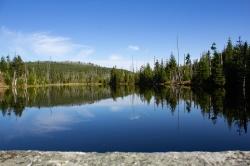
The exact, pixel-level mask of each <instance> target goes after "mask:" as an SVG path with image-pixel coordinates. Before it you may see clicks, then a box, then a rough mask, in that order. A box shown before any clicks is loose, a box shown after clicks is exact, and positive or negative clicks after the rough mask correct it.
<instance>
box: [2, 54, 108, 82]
mask: <svg viewBox="0 0 250 166" xmlns="http://www.w3.org/2000/svg"><path fill="white" fill-rule="evenodd" d="M110 70H111V69H110V68H106V67H100V66H97V65H94V64H91V63H80V62H51V61H42V62H40V61H37V62H24V61H23V60H22V58H21V56H19V55H18V56H15V57H14V58H13V59H10V57H9V56H7V57H2V58H1V61H0V76H1V78H2V81H4V83H5V84H6V85H8V86H12V87H17V86H27V85H45V84H65V83H86V84H91V83H98V84H108V83H109V81H110Z"/></svg>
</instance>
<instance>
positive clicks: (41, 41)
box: [0, 27, 94, 60]
mask: <svg viewBox="0 0 250 166" xmlns="http://www.w3.org/2000/svg"><path fill="white" fill-rule="evenodd" d="M0 36H1V37H0V49H1V51H3V52H2V53H4V54H13V52H17V53H18V54H21V56H22V57H24V59H25V60H48V59H49V58H50V57H52V60H69V59H70V60H72V59H73V60H84V58H85V57H86V56H88V55H91V54H93V53H94V49H93V48H92V47H89V46H87V45H83V44H78V43H75V42H74V41H72V39H71V38H68V37H64V36H54V35H51V34H50V33H46V32H35V33H23V32H17V31H12V30H9V29H8V28H5V27H1V28H0Z"/></svg>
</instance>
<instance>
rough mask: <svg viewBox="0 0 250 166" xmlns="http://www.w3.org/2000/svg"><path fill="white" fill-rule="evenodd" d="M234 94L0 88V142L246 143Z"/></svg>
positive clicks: (60, 146)
mask: <svg viewBox="0 0 250 166" xmlns="http://www.w3.org/2000/svg"><path fill="white" fill-rule="evenodd" d="M248 106H249V104H248V102H247V101H245V99H244V97H242V96H241V95H236V94H231V93H229V92H226V91H225V90H224V89H218V90H216V91H213V92H211V93H208V92H204V91H203V90H191V89H190V88H188V87H178V88H173V87H172V88H171V87H168V88H160V89H159V88H158V89H138V88H135V87H120V88H115V89H111V88H109V87H103V86H100V87H99V86H92V87H88V86H64V87H63V86H62V87H43V88H28V89H27V90H22V89H14V90H1V91H0V113H1V115H0V150H46V151H47V150H50V151H84V152H93V151H94V152H111V151H120V152H166V151H223V150H250V134H249V132H248V129H249V127H250V125H249V120H250V110H249V107H248Z"/></svg>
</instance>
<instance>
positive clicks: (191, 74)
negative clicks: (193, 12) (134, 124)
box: [0, 38, 250, 93]
mask: <svg viewBox="0 0 250 166" xmlns="http://www.w3.org/2000/svg"><path fill="white" fill-rule="evenodd" d="M0 79H1V80H2V82H4V83H5V84H6V85H7V86H11V87H17V86H21V87H25V86H30V85H46V84H67V83H86V84H93V83H95V84H102V85H108V84H109V85H111V86H112V87H116V86H117V85H137V86H141V87H157V86H163V85H191V86H192V87H201V88H209V89H216V88H224V87H225V88H230V89H237V90H241V91H242V92H244V93H246V91H247V90H248V89H249V85H250V45H249V44H248V43H247V42H243V41H242V40H241V38H239V39H238V41H237V42H235V43H233V42H232V41H231V39H229V40H228V42H227V43H226V45H225V48H224V49H223V50H222V51H219V50H217V48H216V44H215V43H213V44H212V46H211V48H210V49H209V50H208V51H206V52H204V53H203V54H202V55H201V57H200V58H199V59H195V60H192V57H191V55H190V54H186V55H185V56H184V63H183V64H179V57H178V62H177V60H176V56H175V55H173V54H171V55H170V58H169V59H161V60H157V59H156V60H155V62H154V66H153V67H151V66H150V64H149V63H148V64H146V65H143V66H141V68H140V69H139V71H135V72H131V71H128V70H123V69H117V68H116V67H113V68H112V69H111V68H107V67H101V66H98V65H94V64H91V63H82V62H52V61H37V62H24V61H23V60H22V58H21V56H19V55H17V56H15V57H14V58H13V59H10V57H9V56H7V57H2V58H1V61H0ZM235 87H236V88H235Z"/></svg>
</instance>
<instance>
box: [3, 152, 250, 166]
mask: <svg viewBox="0 0 250 166" xmlns="http://www.w3.org/2000/svg"><path fill="white" fill-rule="evenodd" d="M0 165H1V166H2V165H3V166H12V165H21V166H27V165H29V166H33V165H37V166H40V165H45V166H59V165H60V166H64V165H72V166H74V165H103V166H112V165H114V166H117V165H121V166H122V165H143V166H144V165H157V166H158V165H159V166H160V165H216V166H220V165H223V166H224V165H239V166H245V165H250V152H243V151H226V152H166V153H123V152H112V153H83V152H40V151H1V152H0Z"/></svg>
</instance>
